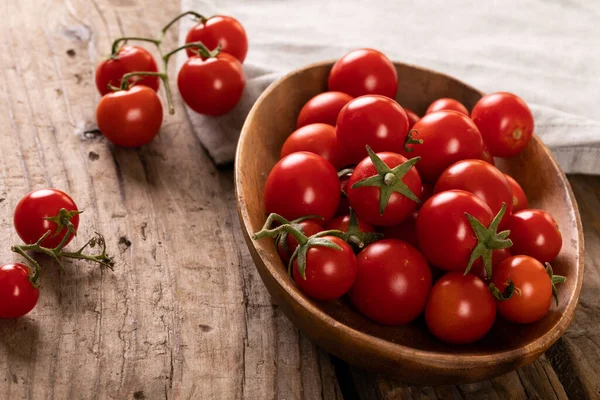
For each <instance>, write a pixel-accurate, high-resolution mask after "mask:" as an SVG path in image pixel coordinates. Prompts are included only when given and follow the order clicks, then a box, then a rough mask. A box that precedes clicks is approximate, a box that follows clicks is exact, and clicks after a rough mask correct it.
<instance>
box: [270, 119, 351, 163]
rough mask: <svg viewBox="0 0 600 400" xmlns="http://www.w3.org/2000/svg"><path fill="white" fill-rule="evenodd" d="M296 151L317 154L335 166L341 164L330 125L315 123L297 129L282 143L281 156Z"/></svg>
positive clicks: (333, 131) (333, 129)
mask: <svg viewBox="0 0 600 400" xmlns="http://www.w3.org/2000/svg"><path fill="white" fill-rule="evenodd" d="M298 151H308V152H310V153H315V154H318V155H320V156H321V157H323V158H324V159H326V160H327V161H329V162H330V163H331V164H332V165H333V166H334V167H336V168H340V167H342V166H343V165H341V161H340V160H341V155H340V154H339V148H338V141H337V136H336V135H335V128H334V127H333V126H331V125H327V124H321V123H317V124H310V125H305V126H303V127H302V128H299V129H297V130H296V131H294V132H293V133H292V134H291V135H290V136H288V138H287V139H286V141H285V143H284V144H283V147H282V148H281V158H283V157H285V156H287V155H288V154H292V153H295V152H298Z"/></svg>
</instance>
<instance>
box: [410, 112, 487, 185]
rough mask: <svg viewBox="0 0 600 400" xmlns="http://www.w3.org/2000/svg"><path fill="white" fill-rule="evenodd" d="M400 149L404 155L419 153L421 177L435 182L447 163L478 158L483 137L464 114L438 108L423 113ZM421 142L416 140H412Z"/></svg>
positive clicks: (446, 166)
mask: <svg viewBox="0 0 600 400" xmlns="http://www.w3.org/2000/svg"><path fill="white" fill-rule="evenodd" d="M411 134H412V138H413V140H410V138H408V140H407V143H406V144H405V145H404V148H403V149H402V152H401V153H402V154H403V155H404V156H405V157H411V158H412V157H417V156H420V157H421V161H419V167H418V170H419V174H420V175H421V178H423V179H424V180H427V181H431V182H434V181H435V180H436V179H437V177H438V176H439V175H440V174H441V173H442V172H443V171H444V170H445V169H446V168H448V167H449V166H450V165H452V164H454V163H455V162H457V161H460V160H464V159H468V158H479V157H480V156H481V152H482V148H483V140H482V138H481V134H480V133H479V131H478V130H477V127H476V126H475V124H474V123H473V121H471V120H470V119H469V117H467V116H466V115H464V114H461V113H458V112H456V111H437V112H434V113H431V114H427V115H425V116H424V117H423V118H421V119H420V120H419V122H417V123H416V124H415V126H414V127H413V129H412V130H411ZM417 141H419V142H421V141H422V142H421V143H415V142H417Z"/></svg>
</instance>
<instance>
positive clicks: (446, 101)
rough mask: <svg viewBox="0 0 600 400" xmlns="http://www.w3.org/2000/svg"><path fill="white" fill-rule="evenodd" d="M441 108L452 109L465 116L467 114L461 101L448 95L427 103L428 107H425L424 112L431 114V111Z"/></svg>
mask: <svg viewBox="0 0 600 400" xmlns="http://www.w3.org/2000/svg"><path fill="white" fill-rule="evenodd" d="M442 110H452V111H456V112H459V113H461V114H464V115H466V116H467V117H468V116H469V110H467V107H465V106H464V105H463V103H461V102H460V101H458V100H454V99H450V98H448V97H444V98H441V99H437V100H435V101H434V102H433V103H431V104H430V105H429V107H427V111H425V114H431V113H433V112H436V111H442Z"/></svg>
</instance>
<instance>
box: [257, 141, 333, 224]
mask: <svg viewBox="0 0 600 400" xmlns="http://www.w3.org/2000/svg"><path fill="white" fill-rule="evenodd" d="M264 199H265V207H266V211H267V213H268V214H270V213H277V214H279V215H281V216H283V217H284V218H286V219H288V220H290V221H291V220H294V219H296V218H299V217H303V216H305V215H318V216H321V217H323V218H324V220H325V221H329V220H330V219H331V217H333V214H334V213H335V211H336V210H337V207H338V204H339V202H340V182H339V180H338V176H337V172H336V171H335V168H333V166H332V165H331V163H329V161H327V160H326V159H324V158H323V157H321V156H319V155H316V154H313V153H309V152H306V151H301V152H298V153H292V154H290V155H288V156H286V157H284V158H282V159H281V160H279V162H278V163H277V164H275V166H274V167H273V169H272V170H271V172H270V173H269V176H268V177H267V181H266V183H265V192H264Z"/></svg>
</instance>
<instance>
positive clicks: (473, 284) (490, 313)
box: [425, 272, 496, 344]
mask: <svg viewBox="0 0 600 400" xmlns="http://www.w3.org/2000/svg"><path fill="white" fill-rule="evenodd" d="M495 320H496V300H495V299H494V296H492V294H491V292H490V290H489V289H488V287H487V285H486V284H485V283H483V281H482V280H481V279H479V278H478V277H476V276H475V275H473V274H467V275H463V274H462V273H461V272H449V273H447V274H446V275H444V276H442V277H441V278H440V279H439V280H438V281H437V282H436V283H435V285H433V288H432V289H431V294H430V295H429V300H428V301H427V306H426V308H425V322H426V323H427V327H428V328H429V331H430V332H431V333H433V335H434V336H435V337H437V338H438V339H440V340H441V341H443V342H447V343H456V344H465V343H472V342H475V341H476V340H478V339H480V338H482V337H483V336H484V335H485V334H486V333H488V332H489V330H490V329H491V328H492V325H493V324H494V321H495Z"/></svg>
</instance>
